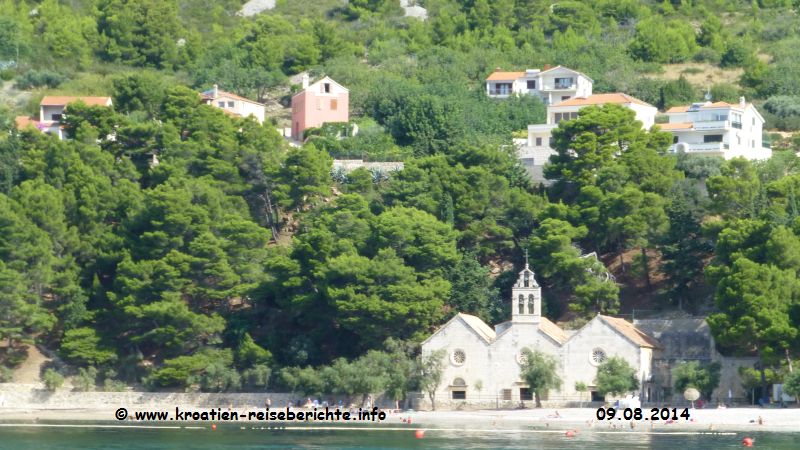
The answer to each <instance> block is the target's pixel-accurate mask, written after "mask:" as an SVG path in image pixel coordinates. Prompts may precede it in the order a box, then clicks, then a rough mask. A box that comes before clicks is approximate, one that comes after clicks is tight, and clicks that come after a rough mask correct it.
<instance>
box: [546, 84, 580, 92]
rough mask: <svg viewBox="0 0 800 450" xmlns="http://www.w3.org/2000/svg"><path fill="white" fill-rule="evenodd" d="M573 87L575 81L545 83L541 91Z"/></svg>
mask: <svg viewBox="0 0 800 450" xmlns="http://www.w3.org/2000/svg"><path fill="white" fill-rule="evenodd" d="M575 88H576V86H575V83H572V84H564V83H555V84H545V85H543V86H542V90H543V91H554V90H566V89H575Z"/></svg>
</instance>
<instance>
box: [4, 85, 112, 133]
mask: <svg viewBox="0 0 800 450" xmlns="http://www.w3.org/2000/svg"><path fill="white" fill-rule="evenodd" d="M72 103H83V104H85V105H86V106H105V107H111V106H112V104H113V103H112V101H111V97H89V96H81V97H74V96H53V95H47V96H45V97H44V98H42V101H41V102H39V116H38V117H28V116H19V117H17V118H16V125H17V128H19V129H23V128H26V127H29V126H33V127H36V128H37V129H39V130H40V131H41V132H42V133H49V134H53V135H56V136H58V138H59V139H61V140H64V139H65V138H66V136H65V134H64V129H63V127H62V125H61V119H62V117H63V116H64V110H65V109H66V108H67V105H69V104H72Z"/></svg>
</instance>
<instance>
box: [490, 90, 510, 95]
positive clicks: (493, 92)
mask: <svg viewBox="0 0 800 450" xmlns="http://www.w3.org/2000/svg"><path fill="white" fill-rule="evenodd" d="M489 95H511V90H510V89H489Z"/></svg>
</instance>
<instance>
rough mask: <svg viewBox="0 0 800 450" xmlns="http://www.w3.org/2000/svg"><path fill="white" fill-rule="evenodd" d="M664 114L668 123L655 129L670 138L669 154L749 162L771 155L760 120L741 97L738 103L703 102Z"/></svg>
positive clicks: (762, 119) (670, 110) (762, 120)
mask: <svg viewBox="0 0 800 450" xmlns="http://www.w3.org/2000/svg"><path fill="white" fill-rule="evenodd" d="M666 115H667V117H668V119H669V122H667V123H664V124H660V125H659V127H660V128H661V130H663V131H668V132H670V133H672V135H673V143H672V146H670V151H671V152H675V153H678V152H683V153H688V154H701V155H709V156H720V157H723V158H725V159H731V158H736V157H744V158H747V159H750V160H763V159H769V158H770V157H771V156H772V150H771V149H770V148H768V147H764V144H763V140H762V131H763V127H764V118H763V117H762V116H761V114H760V113H759V112H758V110H757V109H756V107H755V106H753V104H752V103H748V102H747V101H746V100H745V98H744V97H741V98H739V103H727V102H711V101H706V102H702V103H692V104H691V105H688V106H676V107H672V108H670V109H668V110H667V111H666Z"/></svg>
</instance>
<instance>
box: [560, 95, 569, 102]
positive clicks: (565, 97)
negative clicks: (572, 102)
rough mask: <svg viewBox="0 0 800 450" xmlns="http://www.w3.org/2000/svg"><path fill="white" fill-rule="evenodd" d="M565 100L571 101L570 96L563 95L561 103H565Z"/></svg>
mask: <svg viewBox="0 0 800 450" xmlns="http://www.w3.org/2000/svg"><path fill="white" fill-rule="evenodd" d="M564 100H569V95H562V96H561V101H562V102H563V101H564Z"/></svg>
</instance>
